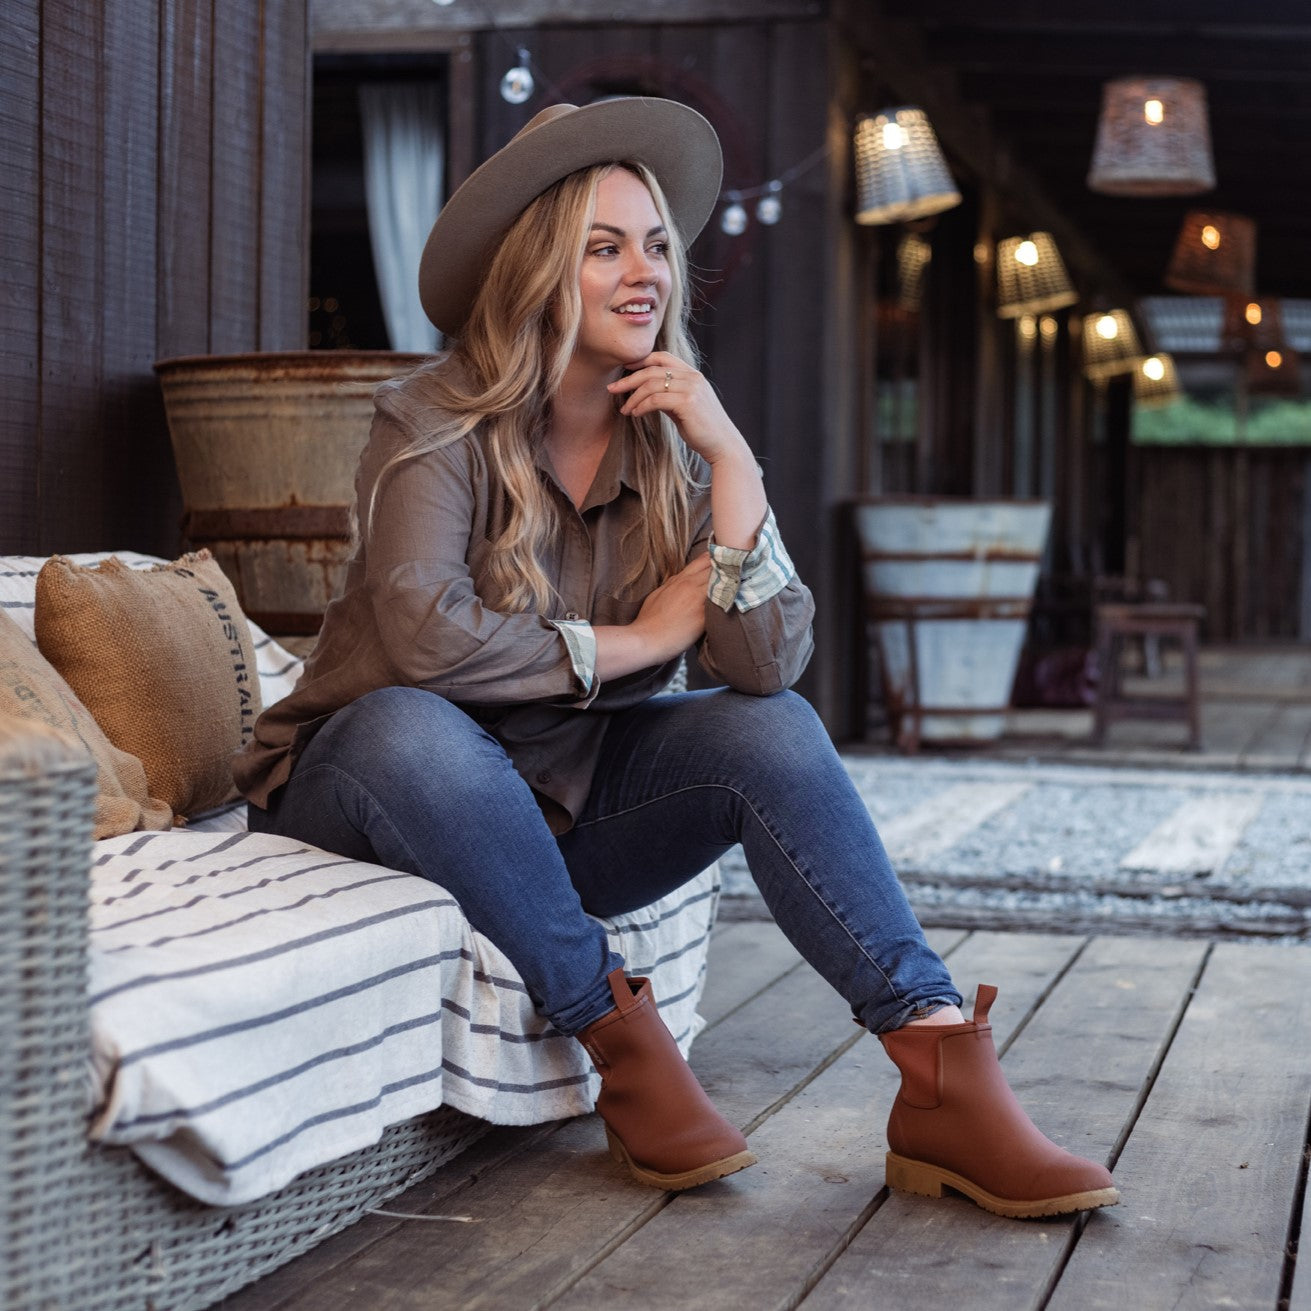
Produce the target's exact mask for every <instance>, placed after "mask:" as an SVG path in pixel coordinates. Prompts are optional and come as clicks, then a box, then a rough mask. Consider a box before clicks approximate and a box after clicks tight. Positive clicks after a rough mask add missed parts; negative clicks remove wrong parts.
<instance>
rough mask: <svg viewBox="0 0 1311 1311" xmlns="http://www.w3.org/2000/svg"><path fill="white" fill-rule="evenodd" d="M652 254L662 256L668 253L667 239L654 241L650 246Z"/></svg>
mask: <svg viewBox="0 0 1311 1311" xmlns="http://www.w3.org/2000/svg"><path fill="white" fill-rule="evenodd" d="M650 250H651V253H652V254H653V255H659V256H661V257H662V258H663V257H664V256H665V255H668V254H669V243H668V242H667V241H654V242H652V243H651V247H650Z"/></svg>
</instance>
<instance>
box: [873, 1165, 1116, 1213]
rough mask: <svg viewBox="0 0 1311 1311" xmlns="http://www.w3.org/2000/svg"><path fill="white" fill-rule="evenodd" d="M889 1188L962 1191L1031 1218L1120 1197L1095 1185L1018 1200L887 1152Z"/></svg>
mask: <svg viewBox="0 0 1311 1311" xmlns="http://www.w3.org/2000/svg"><path fill="white" fill-rule="evenodd" d="M887 1179H888V1187H889V1188H896V1189H897V1190H898V1191H900V1192H903V1193H916V1194H918V1195H919V1196H920V1197H941V1196H942V1195H943V1193H944V1192H945V1191H946V1189H948V1188H950V1189H952V1190H953V1191H955V1192H958V1193H964V1194H965V1196H966V1197H968V1198H969V1199H970V1201H972V1202H976V1203H978V1205H979V1206H981V1207H983V1209H984V1210H985V1211H991V1212H992V1213H993V1214H994V1215H1004V1216H1009V1217H1011V1218H1013V1219H1032V1218H1034V1217H1036V1216H1041V1215H1065V1214H1067V1213H1068V1212H1070V1211H1094V1210H1096V1209H1097V1208H1098V1207H1099V1206H1114V1205H1115V1204H1116V1203H1117V1202H1119V1200H1120V1193H1119V1190H1118V1189H1116V1188H1094V1189H1091V1190H1090V1191H1088V1192H1086V1193H1069V1194H1067V1195H1066V1196H1065V1197H1044V1198H1041V1199H1039V1200H1036V1201H1028V1202H1017V1201H1015V1200H1014V1199H1013V1198H1009V1197H997V1196H996V1195H994V1194H993V1193H990V1192H988V1190H987V1189H986V1188H980V1187H979V1185H978V1184H976V1183H971V1182H970V1180H968V1179H966V1178H964V1177H963V1176H962V1175H959V1174H956V1173H955V1172H953V1171H951V1170H944V1169H943V1168H942V1167H941V1166H937V1165H928V1164H926V1163H925V1162H924V1161H911V1160H909V1159H907V1158H906V1157H904V1156H898V1155H897V1154H896V1152H889V1153H888V1173H887Z"/></svg>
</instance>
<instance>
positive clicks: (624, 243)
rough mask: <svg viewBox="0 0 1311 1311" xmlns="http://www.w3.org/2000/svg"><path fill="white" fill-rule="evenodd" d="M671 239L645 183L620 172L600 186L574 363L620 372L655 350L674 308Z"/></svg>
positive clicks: (584, 268) (582, 276)
mask: <svg viewBox="0 0 1311 1311" xmlns="http://www.w3.org/2000/svg"><path fill="white" fill-rule="evenodd" d="M668 244H669V236H668V234H667V233H666V232H665V229H664V225H663V224H662V223H661V221H660V213H659V211H658V210H657V209H656V207H655V202H654V201H653V200H652V199H651V193H650V192H649V191H648V190H647V189H646V186H645V185H644V184H643V182H642V180H641V179H640V178H639V177H637V176H635V175H634V174H632V173H630V172H629V171H628V170H627V169H623V168H616V169H615V170H613V172H610V173H607V174H606V176H605V177H603V178H602V179H601V181H600V183H599V185H598V186H597V189H596V214H595V216H594V218H593V220H592V229H591V231H590V232H589V233H588V237H587V247H586V249H585V251H584V252H583V265H582V272H581V274H580V275H579V291H580V293H581V297H582V306H583V317H582V322H581V324H580V325H579V331H578V344H577V346H576V347H575V348H574V359H575V361H578V362H580V363H587V364H589V365H593V366H595V367H597V368H599V369H601V370H602V371H605V372H613V373H615V374H618V372H619V371H620V370H621V369H622V368H623V367H624V366H626V365H630V364H634V363H636V361H638V360H640V359H643V358H644V357H645V356H647V355H649V354H650V353H651V352H652V351H653V350H654V349H655V342H656V334H657V333H658V332H659V331H660V324H661V322H662V321H663V319H664V316H665V308H666V306H667V305H668V303H669V286H670V272H669V261H668V259H667V251H668Z"/></svg>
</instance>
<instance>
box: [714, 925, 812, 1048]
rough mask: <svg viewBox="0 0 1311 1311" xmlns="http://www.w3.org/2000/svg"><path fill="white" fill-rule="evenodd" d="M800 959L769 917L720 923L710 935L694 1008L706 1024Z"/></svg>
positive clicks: (728, 1010)
mask: <svg viewBox="0 0 1311 1311" xmlns="http://www.w3.org/2000/svg"><path fill="white" fill-rule="evenodd" d="M801 963H802V960H801V954H800V953H799V952H798V951H797V949H796V948H795V947H794V946H793V945H792V944H791V943H790V942H789V941H788V940H787V938H786V937H784V936H783V930H782V929H780V928H779V927H778V925H776V924H775V923H774V921H773V920H750V921H747V920H743V921H739V922H737V923H734V924H721V925H719V926H718V927H717V928H716V929H715V931H714V934H713V935H712V936H711V939H710V951H709V954H708V956H707V960H706V988H705V992H704V993H703V995H702V998H701V1003H700V1005H699V1006H698V1008H697V1009H698V1010H699V1011H700V1013H701V1016H702V1018H703V1019H704V1020H705V1022H706V1024H707V1025H711V1024H715V1023H717V1022H718V1021H719V1020H721V1019H723V1017H724V1016H725V1015H728V1014H730V1013H731V1012H732V1011H735V1010H736V1009H737V1008H738V1007H739V1006H741V1005H742V1003H743V1002H745V1001H747V1000H749V999H750V998H752V997H754V996H755V995H756V994H757V993H758V992H760V991H761V989H762V988H766V987H768V986H769V985H770V984H771V983H773V982H774V981H775V980H776V979H778V978H779V977H780V976H781V975H784V974H786V973H787V972H788V970H790V969H795V968H796V967H797V966H798V965H800V964H801Z"/></svg>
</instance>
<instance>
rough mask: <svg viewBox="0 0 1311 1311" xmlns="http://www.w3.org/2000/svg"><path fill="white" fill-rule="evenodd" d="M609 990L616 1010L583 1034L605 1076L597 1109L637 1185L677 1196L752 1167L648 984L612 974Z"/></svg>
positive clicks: (616, 1153) (742, 1141) (617, 1155)
mask: <svg viewBox="0 0 1311 1311" xmlns="http://www.w3.org/2000/svg"><path fill="white" fill-rule="evenodd" d="M610 990H611V992H613V993H614V998H615V1009H614V1010H612V1011H611V1012H610V1013H609V1014H608V1015H604V1016H602V1017H601V1019H599V1020H597V1021H596V1022H595V1023H593V1024H589V1025H588V1026H587V1028H585V1029H584V1030H583V1031H582V1032H581V1033H580V1034H579V1035H578V1041H579V1042H581V1043H582V1044H583V1046H584V1047H585V1048H586V1049H587V1054H588V1055H589V1056H590V1057H591V1058H592V1061H593V1062H594V1063H595V1065H596V1068H597V1072H598V1073H599V1074H600V1076H601V1095H600V1096H599V1097H598V1098H597V1099H596V1109H597V1110H598V1111H599V1112H600V1113H601V1118H602V1119H603V1120H604V1121H605V1135H606V1138H607V1139H608V1140H609V1143H610V1154H611V1155H612V1156H613V1157H614V1158H615V1160H616V1161H619V1162H620V1163H621V1164H623V1165H626V1166H627V1167H628V1168H629V1170H630V1171H631V1172H632V1175H633V1178H634V1179H636V1180H638V1182H639V1183H644V1184H650V1185H651V1186H652V1187H654V1188H666V1189H670V1190H672V1191H675V1192H677V1191H679V1190H680V1189H683V1188H695V1187H696V1186H697V1185H698V1184H705V1183H709V1182H710V1181H711V1180H712V1179H720V1178H722V1177H723V1176H724V1175H726V1174H733V1173H734V1172H735V1171H737V1170H745V1169H746V1167H747V1166H749V1165H755V1163H756V1158H755V1156H754V1155H753V1154H752V1153H751V1152H750V1151H749V1150H748V1149H747V1140H746V1139H745V1138H744V1137H743V1136H742V1135H741V1134H740V1133H739V1132H738V1131H737V1130H736V1129H735V1128H734V1127H733V1126H732V1125H731V1124H729V1122H728V1121H727V1120H725V1119H724V1117H723V1116H722V1115H720V1114H719V1112H718V1111H716V1110H715V1108H714V1107H713V1106H712V1105H711V1104H710V1098H709V1097H707V1096H706V1094H705V1090H704V1089H703V1088H702V1087H701V1085H700V1084H699V1083H698V1082H697V1080H696V1075H694V1074H693V1073H692V1071H691V1069H690V1068H689V1066H688V1064H687V1062H686V1061H685V1060H684V1059H683V1054H682V1052H680V1051H679V1050H678V1044H677V1043H676V1042H675V1041H674V1039H673V1036H672V1035H671V1034H670V1032H669V1030H668V1029H667V1028H665V1022H664V1021H663V1020H662V1019H661V1018H660V1015H659V1013H658V1012H657V1010H656V1003H655V997H654V996H653V995H652V993H651V983H650V980H649V979H628V978H625V977H624V972H623V970H614V971H612V972H611V974H610Z"/></svg>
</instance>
